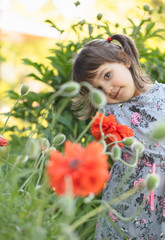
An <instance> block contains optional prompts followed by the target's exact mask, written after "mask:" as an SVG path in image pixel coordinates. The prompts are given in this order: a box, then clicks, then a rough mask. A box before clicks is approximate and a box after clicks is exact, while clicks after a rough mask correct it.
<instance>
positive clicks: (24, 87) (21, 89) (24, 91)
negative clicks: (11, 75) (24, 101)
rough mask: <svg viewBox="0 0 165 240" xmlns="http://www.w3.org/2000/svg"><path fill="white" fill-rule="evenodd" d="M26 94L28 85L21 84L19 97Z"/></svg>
mask: <svg viewBox="0 0 165 240" xmlns="http://www.w3.org/2000/svg"><path fill="white" fill-rule="evenodd" d="M28 92H29V85H28V84H26V83H25V84H22V85H21V88H20V93H21V96H23V95H26V94H28Z"/></svg>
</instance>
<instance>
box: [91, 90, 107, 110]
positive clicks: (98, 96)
mask: <svg viewBox="0 0 165 240" xmlns="http://www.w3.org/2000/svg"><path fill="white" fill-rule="evenodd" d="M90 97H91V102H92V104H93V106H94V107H96V108H100V107H104V106H105V104H106V102H107V101H106V97H105V94H104V93H103V92H102V91H101V90H99V89H95V88H93V89H92V91H91V92H90Z"/></svg>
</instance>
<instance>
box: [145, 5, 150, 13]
mask: <svg viewBox="0 0 165 240" xmlns="http://www.w3.org/2000/svg"><path fill="white" fill-rule="evenodd" d="M143 9H144V11H147V12H148V11H149V10H150V5H149V4H148V3H146V4H145V5H144V6H143Z"/></svg>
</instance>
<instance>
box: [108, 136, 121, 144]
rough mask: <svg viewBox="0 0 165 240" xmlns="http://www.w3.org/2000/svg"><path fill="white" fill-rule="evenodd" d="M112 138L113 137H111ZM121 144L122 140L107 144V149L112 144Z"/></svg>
mask: <svg viewBox="0 0 165 240" xmlns="http://www.w3.org/2000/svg"><path fill="white" fill-rule="evenodd" d="M113 136H114V135H113ZM121 142H122V140H121V141H116V142H111V143H109V144H107V147H109V146H111V145H113V144H115V143H121Z"/></svg>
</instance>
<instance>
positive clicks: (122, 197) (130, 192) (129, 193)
mask: <svg viewBox="0 0 165 240" xmlns="http://www.w3.org/2000/svg"><path fill="white" fill-rule="evenodd" d="M136 192H137V188H135V187H133V188H131V189H130V190H128V191H127V192H125V193H123V194H122V195H120V196H118V197H116V198H114V199H112V200H111V201H110V202H109V203H107V204H106V205H101V206H100V207H98V208H96V209H94V210H92V211H90V212H89V213H87V214H85V215H84V216H82V217H81V218H80V219H78V220H77V221H76V222H75V223H73V224H72V225H71V229H72V231H74V230H75V229H76V228H77V227H78V226H80V225H81V224H83V223H84V222H86V221H87V220H88V219H89V218H91V217H93V216H95V215H96V214H98V213H100V212H102V211H104V210H106V209H107V208H109V205H113V204H114V203H119V202H121V201H123V200H125V199H127V198H129V197H130V196H132V195H133V194H135V193H136Z"/></svg>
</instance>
